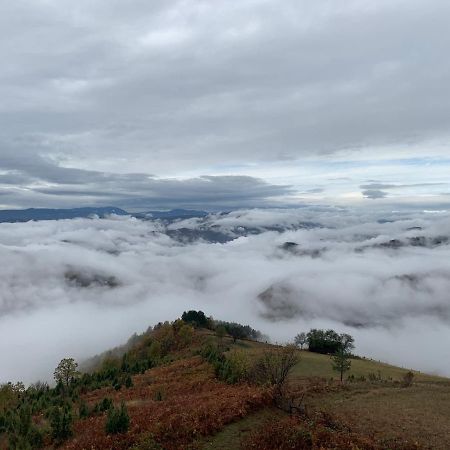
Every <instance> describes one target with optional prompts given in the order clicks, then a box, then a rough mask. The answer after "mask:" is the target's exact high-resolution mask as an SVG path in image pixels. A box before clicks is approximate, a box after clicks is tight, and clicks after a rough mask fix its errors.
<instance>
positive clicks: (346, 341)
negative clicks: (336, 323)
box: [332, 334, 355, 383]
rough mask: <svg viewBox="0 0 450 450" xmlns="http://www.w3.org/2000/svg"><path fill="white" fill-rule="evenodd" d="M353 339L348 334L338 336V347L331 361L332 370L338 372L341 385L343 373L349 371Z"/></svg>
mask: <svg viewBox="0 0 450 450" xmlns="http://www.w3.org/2000/svg"><path fill="white" fill-rule="evenodd" d="M353 342H354V339H353V337H352V336H350V335H349V334H341V335H339V347H338V349H337V351H336V352H335V354H334V356H333V358H332V361H333V370H335V371H337V372H339V374H340V377H341V383H342V380H343V377H344V372H347V371H348V370H350V367H351V365H352V362H351V360H350V357H351V355H352V354H351V350H352V349H354V348H355V346H354V344H353Z"/></svg>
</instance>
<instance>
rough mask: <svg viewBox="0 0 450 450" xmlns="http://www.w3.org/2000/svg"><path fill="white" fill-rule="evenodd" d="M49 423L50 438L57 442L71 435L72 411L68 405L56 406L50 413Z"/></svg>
mask: <svg viewBox="0 0 450 450" xmlns="http://www.w3.org/2000/svg"><path fill="white" fill-rule="evenodd" d="M50 425H51V428H52V438H53V439H54V440H55V441H56V442H57V443H60V442H63V441H65V440H66V439H68V438H69V437H70V436H72V413H71V410H70V406H69V405H67V404H65V405H64V406H62V407H59V406H56V407H54V408H53V410H52V411H51V413H50Z"/></svg>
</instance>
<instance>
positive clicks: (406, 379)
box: [402, 371, 414, 388]
mask: <svg viewBox="0 0 450 450" xmlns="http://www.w3.org/2000/svg"><path fill="white" fill-rule="evenodd" d="M413 380H414V374H413V373H412V372H411V371H409V372H406V373H405V375H403V379H402V387H405V388H407V387H410V386H411V385H412V383H413Z"/></svg>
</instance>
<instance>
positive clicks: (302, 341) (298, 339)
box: [294, 332, 307, 350]
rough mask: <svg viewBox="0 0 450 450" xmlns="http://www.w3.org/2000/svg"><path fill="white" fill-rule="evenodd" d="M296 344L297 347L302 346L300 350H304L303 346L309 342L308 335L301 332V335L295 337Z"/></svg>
mask: <svg viewBox="0 0 450 450" xmlns="http://www.w3.org/2000/svg"><path fill="white" fill-rule="evenodd" d="M294 342H295V345H297V346H300V348H301V349H302V350H303V346H304V345H305V344H306V342H307V339H306V333H303V332H301V333H299V334H297V336H295V338H294Z"/></svg>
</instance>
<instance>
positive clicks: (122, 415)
mask: <svg viewBox="0 0 450 450" xmlns="http://www.w3.org/2000/svg"><path fill="white" fill-rule="evenodd" d="M129 427H130V416H129V415H128V411H127V408H126V406H125V403H123V402H122V404H121V405H120V408H111V409H110V410H109V411H108V417H107V420H106V427H105V428H106V433H107V434H117V433H126V432H127V431H128V428H129Z"/></svg>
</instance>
